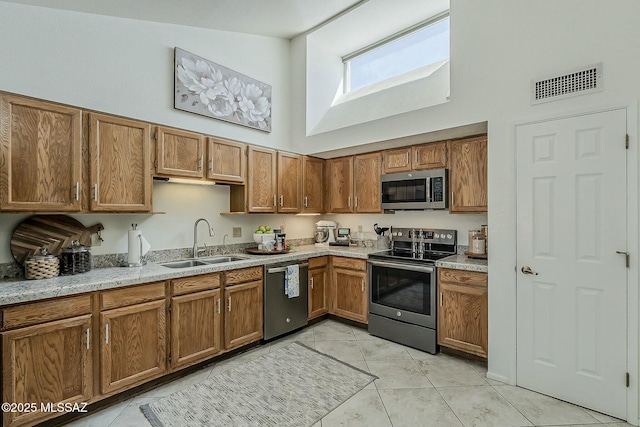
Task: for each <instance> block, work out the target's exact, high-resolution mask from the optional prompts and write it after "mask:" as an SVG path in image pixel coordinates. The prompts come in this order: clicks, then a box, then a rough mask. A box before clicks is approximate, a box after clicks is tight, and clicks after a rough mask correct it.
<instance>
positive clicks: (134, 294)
mask: <svg viewBox="0 0 640 427" xmlns="http://www.w3.org/2000/svg"><path fill="white" fill-rule="evenodd" d="M164 296H165V295H164V282H154V283H149V284H146V285H140V286H132V287H129V288H125V289H116V290H113V291H107V292H103V293H101V294H100V310H109V309H112V308H118V307H125V306H127V305H133V304H140V303H143V302H147V301H154V300H158V299H162V298H164Z"/></svg>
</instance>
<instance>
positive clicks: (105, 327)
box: [104, 323, 109, 344]
mask: <svg viewBox="0 0 640 427" xmlns="http://www.w3.org/2000/svg"><path fill="white" fill-rule="evenodd" d="M104 333H105V340H104V343H105V344H109V324H108V323H107V324H106V325H104Z"/></svg>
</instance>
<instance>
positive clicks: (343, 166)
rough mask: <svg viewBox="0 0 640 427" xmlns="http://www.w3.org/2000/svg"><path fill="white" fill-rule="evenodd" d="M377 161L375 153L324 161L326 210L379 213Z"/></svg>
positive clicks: (378, 161)
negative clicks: (327, 199) (326, 175)
mask: <svg viewBox="0 0 640 427" xmlns="http://www.w3.org/2000/svg"><path fill="white" fill-rule="evenodd" d="M381 163H382V156H381V154H380V153H379V152H376V153H369V154H362V155H359V156H353V157H340V158H337V159H331V160H328V161H327V165H328V167H327V169H328V175H329V177H328V178H329V211H330V212H332V213H345V212H348V213H351V212H355V213H378V212H381V210H380V174H381V172H382V168H381Z"/></svg>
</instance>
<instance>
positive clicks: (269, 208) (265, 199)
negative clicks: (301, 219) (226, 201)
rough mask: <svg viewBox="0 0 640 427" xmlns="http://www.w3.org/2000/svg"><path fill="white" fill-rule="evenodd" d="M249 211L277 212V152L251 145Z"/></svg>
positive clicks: (248, 178) (248, 179)
mask: <svg viewBox="0 0 640 427" xmlns="http://www.w3.org/2000/svg"><path fill="white" fill-rule="evenodd" d="M248 153H249V172H248V177H247V181H248V182H247V187H248V193H249V194H248V199H247V201H248V210H249V212H267V213H275V212H276V198H277V195H276V192H277V188H276V177H277V175H276V152H275V151H274V150H268V149H266V148H257V147H251V146H249V150H248Z"/></svg>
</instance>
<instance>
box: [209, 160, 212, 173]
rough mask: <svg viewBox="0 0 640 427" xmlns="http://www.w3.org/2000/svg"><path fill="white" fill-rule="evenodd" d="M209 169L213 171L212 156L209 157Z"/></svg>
mask: <svg viewBox="0 0 640 427" xmlns="http://www.w3.org/2000/svg"><path fill="white" fill-rule="evenodd" d="M209 170H210V171H211V172H213V157H212V158H210V159H209Z"/></svg>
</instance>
